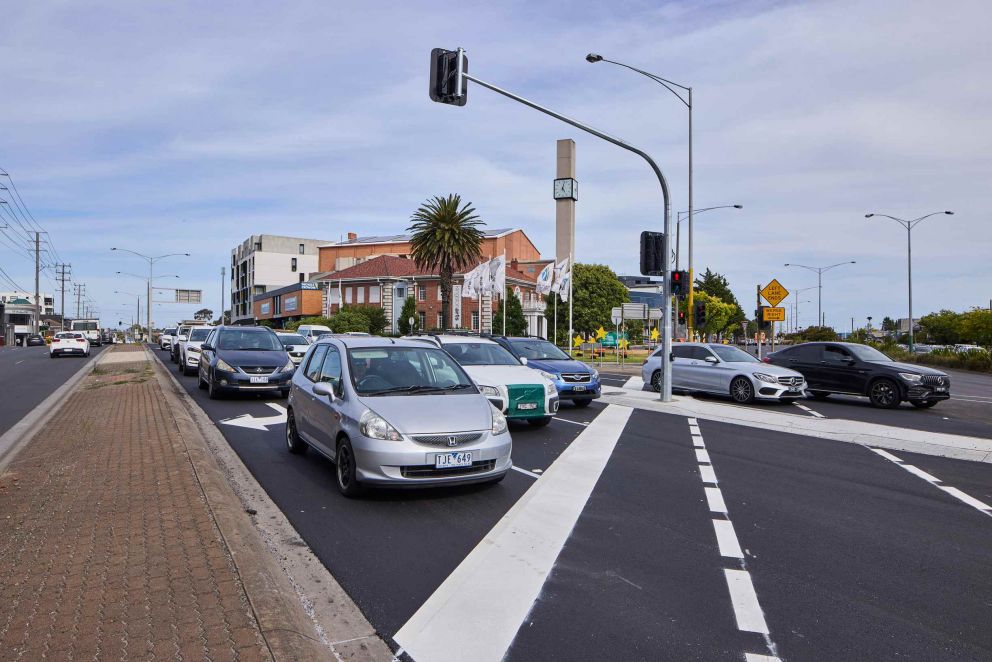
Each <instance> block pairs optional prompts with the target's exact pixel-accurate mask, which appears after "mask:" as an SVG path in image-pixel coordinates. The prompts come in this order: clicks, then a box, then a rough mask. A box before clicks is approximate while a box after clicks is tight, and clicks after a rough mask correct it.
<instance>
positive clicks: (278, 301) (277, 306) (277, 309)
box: [272, 297, 282, 315]
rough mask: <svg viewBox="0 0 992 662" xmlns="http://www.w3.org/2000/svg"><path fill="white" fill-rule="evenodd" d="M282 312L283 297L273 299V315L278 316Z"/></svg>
mask: <svg viewBox="0 0 992 662" xmlns="http://www.w3.org/2000/svg"><path fill="white" fill-rule="evenodd" d="M281 312H282V297H273V298H272V314H273V315H278V314H280V313H281Z"/></svg>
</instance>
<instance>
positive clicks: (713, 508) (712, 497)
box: [703, 487, 727, 514]
mask: <svg viewBox="0 0 992 662" xmlns="http://www.w3.org/2000/svg"><path fill="white" fill-rule="evenodd" d="M703 489H705V490H706V503H708V504H709V507H710V512H714V513H724V514H726V512H727V504H726V503H725V502H724V501H723V492H721V491H720V488H719V487H705V488H703Z"/></svg>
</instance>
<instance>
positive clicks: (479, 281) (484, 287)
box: [474, 261, 493, 296]
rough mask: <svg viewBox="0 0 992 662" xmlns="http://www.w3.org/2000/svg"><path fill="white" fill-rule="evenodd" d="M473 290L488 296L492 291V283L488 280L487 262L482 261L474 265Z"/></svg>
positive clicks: (480, 294)
mask: <svg viewBox="0 0 992 662" xmlns="http://www.w3.org/2000/svg"><path fill="white" fill-rule="evenodd" d="M474 283H475V290H476V292H478V293H479V296H488V295H490V294H492V293H493V287H492V283H491V282H490V281H489V262H488V261H487V262H483V263H482V264H480V265H479V266H478V267H476V274H475V279H474Z"/></svg>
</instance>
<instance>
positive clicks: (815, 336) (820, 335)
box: [796, 326, 838, 342]
mask: <svg viewBox="0 0 992 662" xmlns="http://www.w3.org/2000/svg"><path fill="white" fill-rule="evenodd" d="M796 335H798V336H799V337H800V338H801V339H802V342H829V341H833V340H837V339H838V336H837V332H836V331H834V330H833V329H831V328H830V327H829V326H810V327H807V328H805V329H803V330H802V331H800V332H799V333H798V334H796Z"/></svg>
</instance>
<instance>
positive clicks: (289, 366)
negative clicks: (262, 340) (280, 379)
mask: <svg viewBox="0 0 992 662" xmlns="http://www.w3.org/2000/svg"><path fill="white" fill-rule="evenodd" d="M294 370H296V364H295V363H293V359H290V360H288V361H286V365H284V366H283V367H282V371H283V372H293V371H294Z"/></svg>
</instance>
